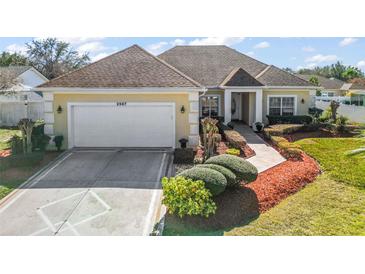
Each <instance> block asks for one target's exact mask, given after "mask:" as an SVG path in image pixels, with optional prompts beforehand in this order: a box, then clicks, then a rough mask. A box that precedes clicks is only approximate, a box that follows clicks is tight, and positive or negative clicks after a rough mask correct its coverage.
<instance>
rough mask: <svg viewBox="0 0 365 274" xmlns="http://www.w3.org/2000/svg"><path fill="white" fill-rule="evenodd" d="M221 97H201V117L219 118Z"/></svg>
mask: <svg viewBox="0 0 365 274" xmlns="http://www.w3.org/2000/svg"><path fill="white" fill-rule="evenodd" d="M219 108H220V96H219V95H204V96H202V97H200V116H201V117H217V116H219V114H220V109H219Z"/></svg>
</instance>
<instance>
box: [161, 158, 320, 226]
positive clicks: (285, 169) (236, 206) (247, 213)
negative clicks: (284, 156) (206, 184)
mask: <svg viewBox="0 0 365 274" xmlns="http://www.w3.org/2000/svg"><path fill="white" fill-rule="evenodd" d="M319 173H320V168H319V166H318V164H317V162H316V161H315V160H313V159H312V158H311V157H309V156H308V155H306V154H304V153H303V155H302V158H301V159H300V160H298V159H289V160H288V161H285V162H284V163H281V164H279V165H277V166H275V167H273V168H271V169H268V170H266V171H264V172H262V173H260V174H259V176H258V177H257V179H256V181H254V182H252V183H249V184H247V185H245V186H241V187H240V188H237V189H227V190H226V191H225V192H223V193H222V194H220V195H218V196H217V197H214V201H215V203H216V205H217V211H216V213H215V215H213V216H211V217H209V218H204V217H184V218H183V220H184V222H185V223H186V224H189V225H190V226H193V227H197V228H200V229H204V230H217V229H225V228H229V227H234V226H238V225H244V224H246V223H249V222H250V221H251V220H253V219H255V218H257V217H258V216H259V215H260V213H263V212H265V211H267V210H268V209H270V208H272V207H274V206H275V205H277V204H278V203H280V202H281V201H282V200H283V199H285V198H286V197H288V196H289V195H291V194H294V193H296V192H298V191H299V190H301V189H302V188H303V187H305V186H306V185H307V184H308V183H311V182H312V181H314V179H315V178H316V176H317V175H318V174H319ZM167 218H170V219H175V221H178V220H177V219H179V218H178V217H176V216H173V215H169V214H168V215H167Z"/></svg>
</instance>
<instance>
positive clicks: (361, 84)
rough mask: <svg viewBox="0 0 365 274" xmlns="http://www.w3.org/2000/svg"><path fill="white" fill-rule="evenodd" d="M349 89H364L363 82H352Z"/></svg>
mask: <svg viewBox="0 0 365 274" xmlns="http://www.w3.org/2000/svg"><path fill="white" fill-rule="evenodd" d="M350 89H361V90H365V83H358V82H355V83H352V84H351V87H350Z"/></svg>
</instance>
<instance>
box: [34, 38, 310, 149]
mask: <svg viewBox="0 0 365 274" xmlns="http://www.w3.org/2000/svg"><path fill="white" fill-rule="evenodd" d="M315 89H316V87H313V85H312V84H310V83H309V82H307V81H305V80H303V79H301V78H299V77H297V76H295V75H292V74H290V73H287V72H285V71H283V70H281V69H279V68H277V67H275V66H272V65H266V64H264V63H262V62H260V61H257V60H255V59H253V58H251V57H249V56H246V55H244V54H242V53H240V52H238V51H236V50H234V49H231V48H229V47H226V46H177V47H174V48H172V49H170V50H168V51H166V52H164V53H162V54H161V55H159V56H158V57H156V56H154V55H152V54H150V53H149V52H147V51H145V50H144V49H142V48H141V47H139V46H137V45H133V46H131V47H129V48H127V49H124V50H122V51H119V52H117V53H114V54H112V55H110V56H108V57H106V58H104V59H101V60H99V61H97V62H95V63H92V64H90V65H87V66H85V67H83V68H81V69H78V70H75V71H73V72H71V73H68V74H65V75H63V76H61V77H58V78H56V79H53V80H51V81H49V82H48V83H44V84H42V85H40V86H38V87H37V88H36V90H38V91H42V92H43V94H44V99H45V121H46V126H45V131H46V134H49V135H51V136H54V135H63V136H64V138H65V144H64V145H65V147H68V148H72V147H172V148H174V147H177V146H179V140H180V139H182V138H186V139H188V141H189V142H188V145H190V146H196V145H197V144H198V142H199V118H200V117H205V116H214V117H222V119H223V120H224V122H225V123H228V122H230V121H231V120H242V121H244V122H245V123H247V124H249V125H253V124H254V123H255V122H262V121H264V122H265V117H266V115H267V114H270V115H304V114H307V113H308V108H309V98H310V94H312V95H313V94H315Z"/></svg>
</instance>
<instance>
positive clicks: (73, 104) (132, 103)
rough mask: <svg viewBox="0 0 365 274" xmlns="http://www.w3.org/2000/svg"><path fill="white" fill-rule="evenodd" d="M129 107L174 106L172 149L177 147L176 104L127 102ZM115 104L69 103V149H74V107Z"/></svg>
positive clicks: (110, 103)
mask: <svg viewBox="0 0 365 274" xmlns="http://www.w3.org/2000/svg"><path fill="white" fill-rule="evenodd" d="M127 103H128V105H132V106H133V105H134V106H136V105H138V106H143V105H145V106H172V126H173V130H174V132H173V134H172V139H173V141H172V148H173V149H174V148H175V147H176V106H175V102H151V103H149V102H127ZM115 104H116V103H115V102H90V103H89V102H88V103H86V102H68V103H67V142H68V148H69V149H71V148H73V147H74V135H73V134H74V132H73V123H72V121H73V119H72V118H73V111H72V108H73V107H74V106H112V105H113V106H114V105H115Z"/></svg>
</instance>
